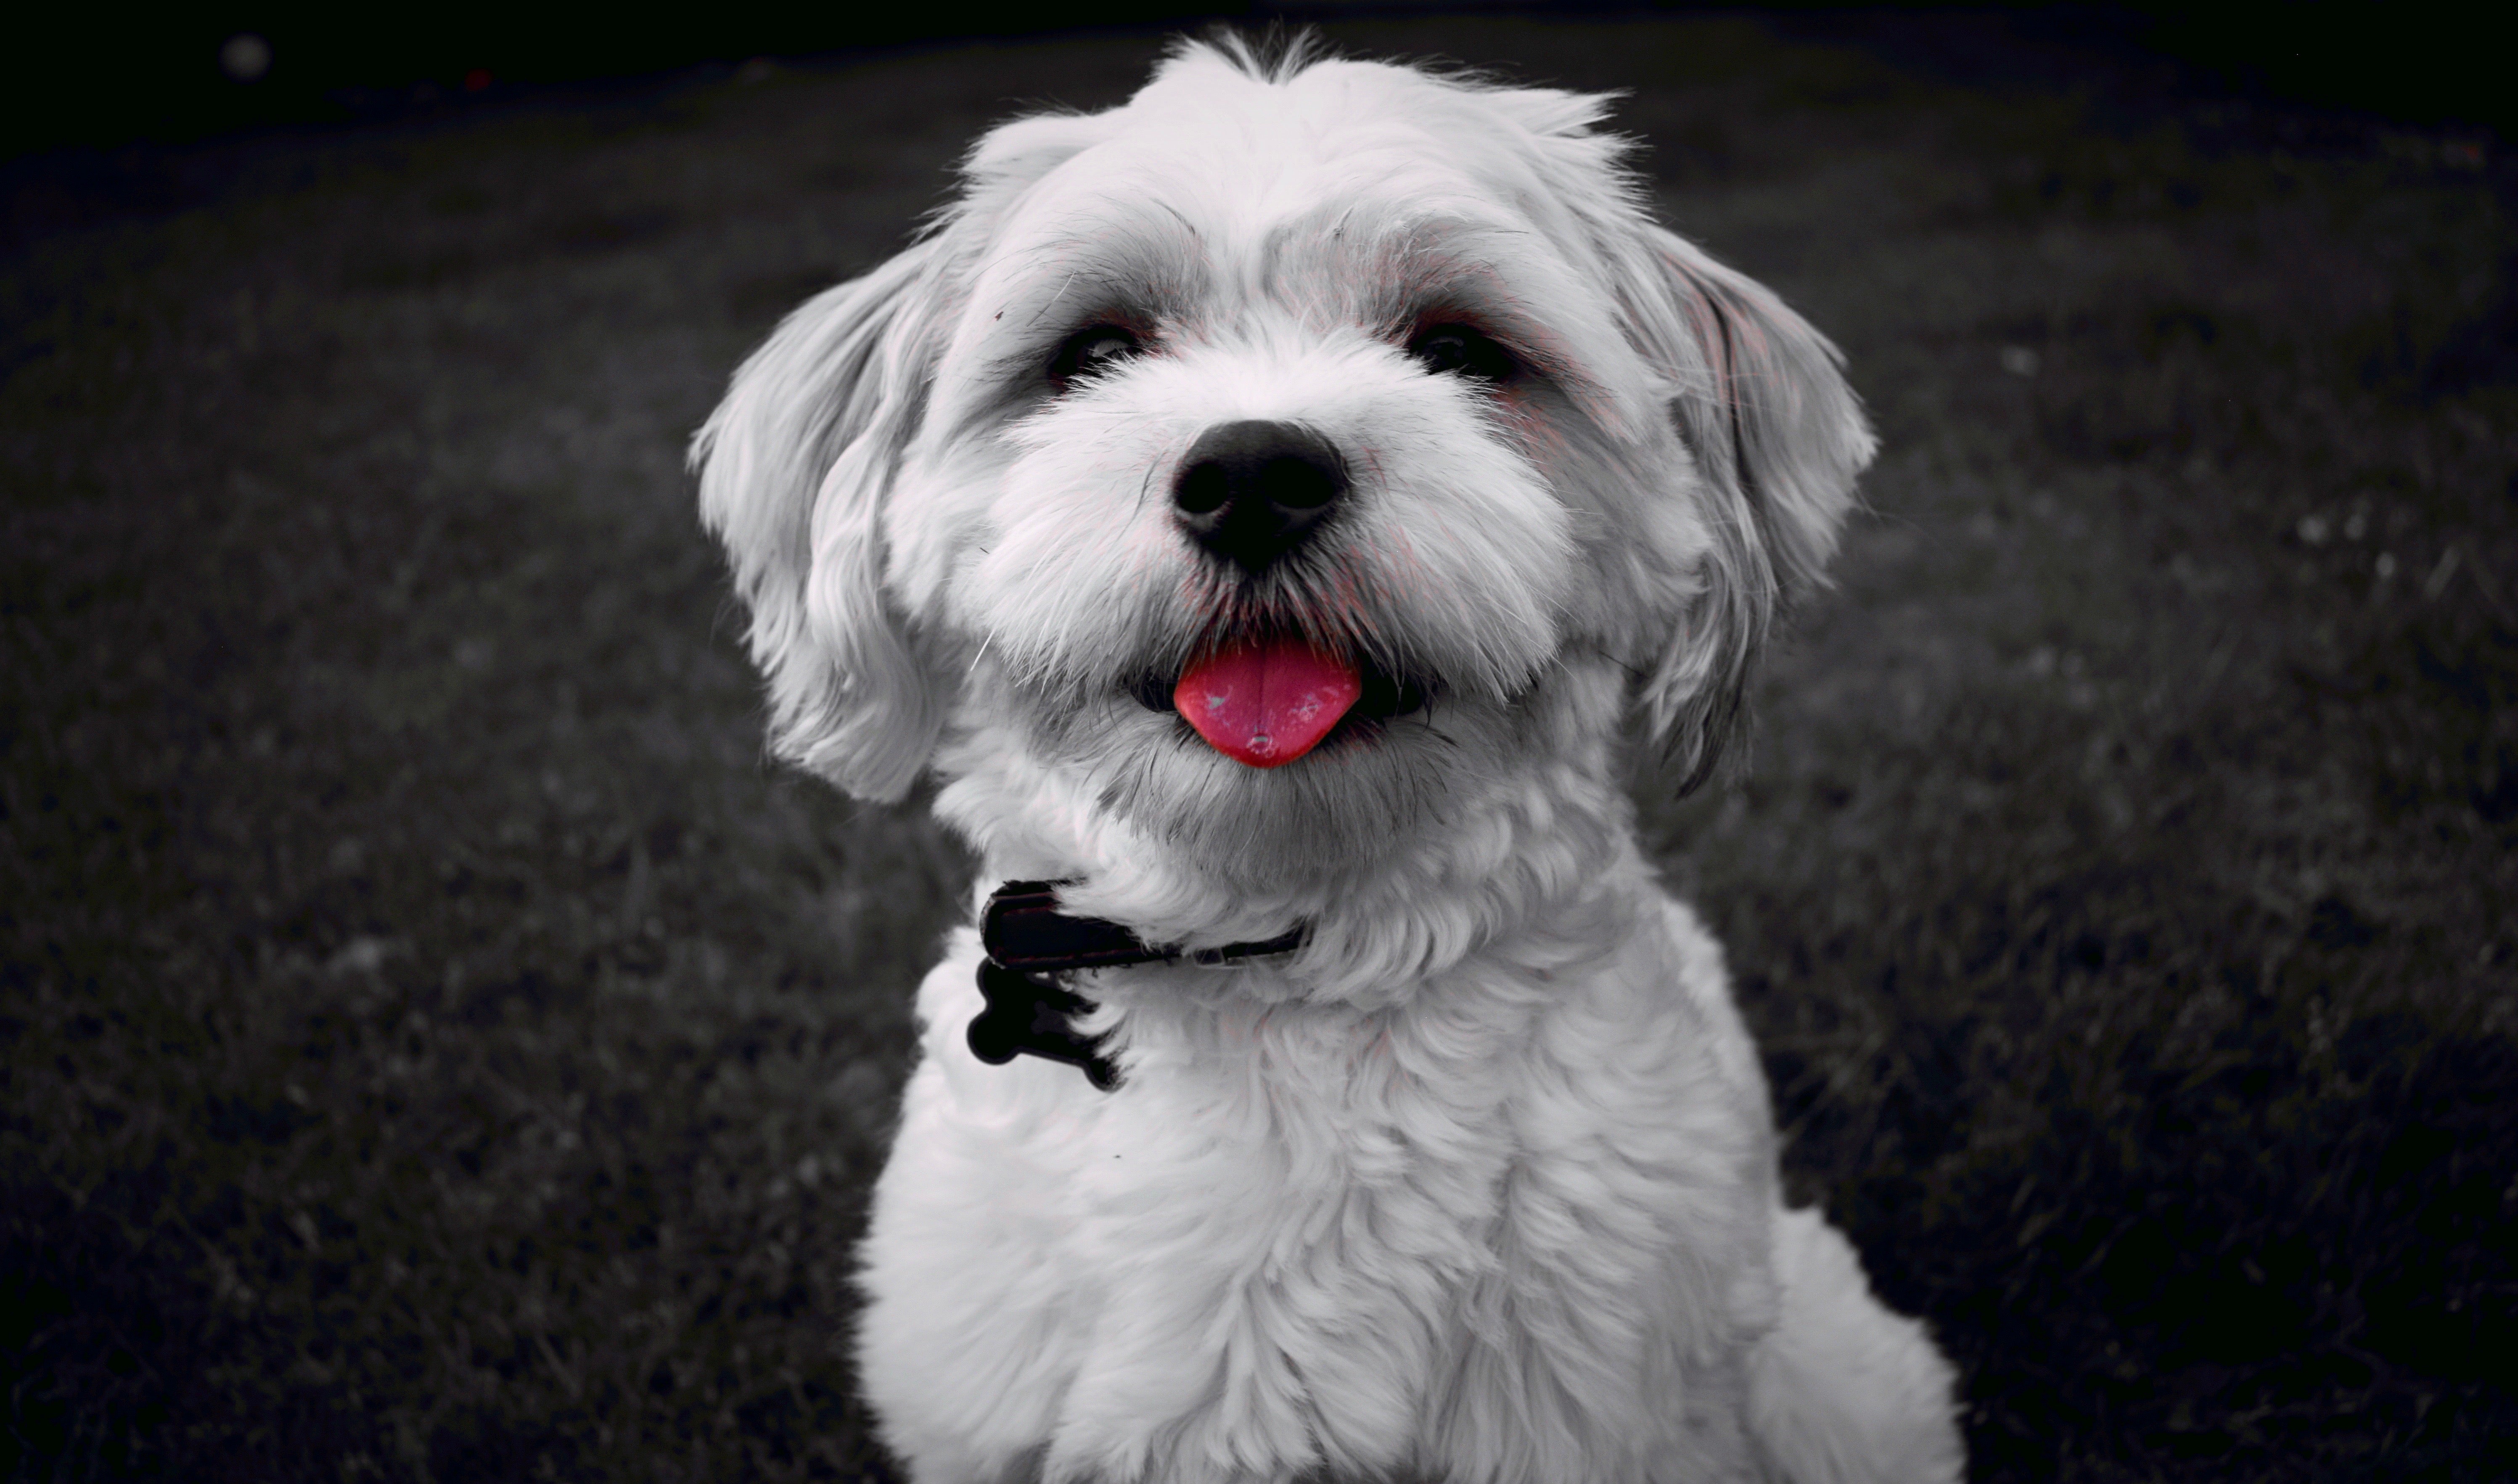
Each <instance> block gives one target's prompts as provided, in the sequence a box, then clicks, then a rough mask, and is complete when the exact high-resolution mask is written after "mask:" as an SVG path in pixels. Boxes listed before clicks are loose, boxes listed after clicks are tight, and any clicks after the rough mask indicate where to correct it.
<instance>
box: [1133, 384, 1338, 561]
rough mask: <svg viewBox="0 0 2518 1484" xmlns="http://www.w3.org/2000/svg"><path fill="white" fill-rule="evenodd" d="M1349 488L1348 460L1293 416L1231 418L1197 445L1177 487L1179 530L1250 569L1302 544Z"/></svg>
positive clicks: (1174, 498) (1183, 466)
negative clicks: (1297, 423)
mask: <svg viewBox="0 0 2518 1484" xmlns="http://www.w3.org/2000/svg"><path fill="white" fill-rule="evenodd" d="M1345 494H1346V460H1344V459H1342V458H1338V452H1337V450H1336V449H1335V448H1333V447H1331V446H1330V444H1329V441H1328V440H1327V439H1325V438H1323V437H1322V436H1321V435H1320V434H1318V433H1315V432H1313V431H1311V430H1310V429H1309V428H1302V427H1297V426H1295V425H1294V424H1293V423H1290V422H1266V421H1261V420H1258V419H1255V418H1254V419H1252V420H1250V421H1246V422H1227V423H1222V424H1219V425H1218V426H1215V427H1211V428H1208V429H1207V430H1206V431H1205V432H1204V433H1203V434H1201V435H1200V436H1199V438H1198V440H1197V442H1196V443H1194V444H1193V445H1191V447H1190V451H1189V458H1186V459H1184V460H1183V461H1182V463H1181V472H1180V482H1179V483H1177V484H1175V485H1173V486H1172V506H1173V511H1172V513H1173V514H1174V516H1175V517H1177V518H1178V519H1179V521H1180V524H1181V529H1182V530H1184V531H1187V532H1188V533H1189V534H1190V535H1192V536H1194V537H1196V538H1197V540H1198V544H1199V545H1201V546H1205V547H1206V549H1208V550H1209V551H1212V552H1214V553H1215V554H1216V555H1218V556H1221V557H1223V558H1225V559H1226V560H1228V561H1231V562H1235V563H1237V564H1239V565H1240V566H1241V568H1242V569H1243V570H1245V571H1248V572H1251V573H1257V572H1261V571H1264V570H1266V568H1267V566H1268V564H1269V563H1270V562H1273V561H1275V560H1276V559H1277V558H1278V557H1280V556H1282V555H1284V554H1285V553H1286V552H1287V551H1290V550H1292V549H1293V548H1294V547H1295V546H1299V545H1301V544H1302V542H1303V539H1304V538H1305V537H1306V536H1308V535H1309V534H1310V533H1311V532H1312V531H1314V530H1315V529H1317V528H1318V527H1319V526H1320V525H1321V523H1322V522H1324V521H1325V520H1326V519H1328V515H1329V512H1330V511H1331V510H1333V509H1335V508H1336V507H1337V502H1338V500H1339V498H1340V497H1341V496H1343V495H1345Z"/></svg>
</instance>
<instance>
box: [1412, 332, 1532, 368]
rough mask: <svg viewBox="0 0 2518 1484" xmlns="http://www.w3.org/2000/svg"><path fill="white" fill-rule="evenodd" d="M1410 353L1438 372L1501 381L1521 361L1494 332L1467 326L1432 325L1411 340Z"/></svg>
mask: <svg viewBox="0 0 2518 1484" xmlns="http://www.w3.org/2000/svg"><path fill="white" fill-rule="evenodd" d="M1408 354H1410V355H1411V356H1413V357H1415V358H1416V360H1417V361H1418V363H1419V364H1421V365H1422V366H1423V367H1424V368H1425V369H1426V370H1427V371H1432V372H1434V373H1435V374H1436V375H1460V376H1474V377H1476V378H1477V379H1478V380H1481V381H1502V380H1504V379H1506V378H1507V377H1509V376H1511V374H1512V373H1513V371H1515V370H1517V369H1518V367H1519V363H1518V362H1516V361H1514V360H1513V358H1512V352H1511V351H1508V350H1506V349H1504V348H1503V347H1502V346H1501V345H1499V344H1498V343H1497V342H1496V340H1495V338H1494V337H1493V336H1492V335H1489V334H1487V333H1486V332H1485V331H1483V330H1480V329H1477V328H1474V327H1470V326H1467V325H1429V326H1427V327H1425V328H1423V329H1420V330H1418V331H1417V332H1416V337H1415V338H1414V339H1412V340H1411V341H1409V342H1408Z"/></svg>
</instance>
